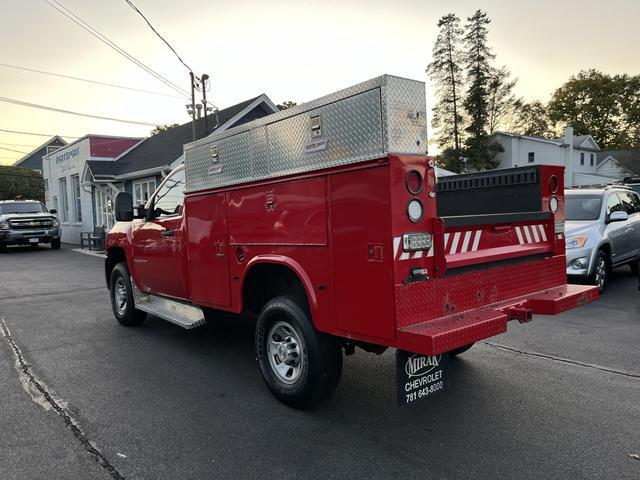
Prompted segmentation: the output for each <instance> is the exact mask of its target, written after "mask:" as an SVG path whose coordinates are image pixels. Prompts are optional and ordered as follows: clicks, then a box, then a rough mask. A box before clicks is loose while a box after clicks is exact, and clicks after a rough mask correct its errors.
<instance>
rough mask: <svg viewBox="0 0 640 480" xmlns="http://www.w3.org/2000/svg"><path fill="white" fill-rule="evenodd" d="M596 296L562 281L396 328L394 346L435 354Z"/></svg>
mask: <svg viewBox="0 0 640 480" xmlns="http://www.w3.org/2000/svg"><path fill="white" fill-rule="evenodd" d="M596 298H598V288H597V287H593V286H586V285H561V286H559V287H554V288H550V289H546V290H542V291H539V292H535V293H533V294H530V295H526V296H524V297H519V298H514V299H511V300H509V301H506V302H501V303H498V304H495V305H489V306H486V307H482V308H478V309H474V310H469V311H466V312H462V313H457V314H451V315H447V316H444V317H440V318H436V319H433V320H428V321H426V322H422V323H418V324H415V325H411V326H407V327H402V328H399V329H398V330H397V343H398V344H397V348H400V349H402V350H406V351H409V352H415V353H421V354H424V355H437V354H440V353H444V352H448V351H450V350H453V349H455V348H459V347H463V346H465V345H469V344H471V343H473V342H477V341H479V340H483V339H485V338H489V337H492V336H494V335H498V334H500V333H503V332H506V331H507V322H508V321H509V320H520V321H528V320H529V319H530V317H531V314H534V313H538V314H542V315H555V314H558V313H561V312H564V311H566V310H570V309H572V308H575V307H578V306H580V305H584V304H585V303H589V302H592V301H594V300H595V299H596Z"/></svg>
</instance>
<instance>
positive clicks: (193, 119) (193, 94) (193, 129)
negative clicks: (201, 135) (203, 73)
mask: <svg viewBox="0 0 640 480" xmlns="http://www.w3.org/2000/svg"><path fill="white" fill-rule="evenodd" d="M189 76H190V77H191V134H192V136H193V140H195V139H196V85H195V78H194V75H193V72H189Z"/></svg>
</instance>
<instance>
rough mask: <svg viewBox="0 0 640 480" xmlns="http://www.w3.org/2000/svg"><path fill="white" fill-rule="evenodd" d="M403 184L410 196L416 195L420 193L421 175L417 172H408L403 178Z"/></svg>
mask: <svg viewBox="0 0 640 480" xmlns="http://www.w3.org/2000/svg"><path fill="white" fill-rule="evenodd" d="M404 182H405V184H406V186H407V190H409V193H411V194H412V195H418V194H419V193H420V192H421V191H422V184H423V181H422V175H420V172H418V171H417V170H410V171H408V172H407V175H406V176H405V177H404Z"/></svg>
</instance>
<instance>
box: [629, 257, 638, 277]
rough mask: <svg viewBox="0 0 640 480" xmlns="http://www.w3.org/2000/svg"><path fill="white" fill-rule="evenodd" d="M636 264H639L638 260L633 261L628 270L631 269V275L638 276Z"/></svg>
mask: <svg viewBox="0 0 640 480" xmlns="http://www.w3.org/2000/svg"><path fill="white" fill-rule="evenodd" d="M638 264H640V260H634V261H633V262H631V263H630V264H629V268H631V275H638Z"/></svg>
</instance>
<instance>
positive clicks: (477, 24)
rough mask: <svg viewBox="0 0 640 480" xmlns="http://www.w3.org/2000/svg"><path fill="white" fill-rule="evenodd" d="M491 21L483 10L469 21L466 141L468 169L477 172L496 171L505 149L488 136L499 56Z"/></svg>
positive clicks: (465, 58) (465, 42)
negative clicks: (497, 159)
mask: <svg viewBox="0 0 640 480" xmlns="http://www.w3.org/2000/svg"><path fill="white" fill-rule="evenodd" d="M490 22H491V20H489V17H488V16H487V14H486V13H485V12H483V11H482V10H476V12H475V13H474V14H473V15H472V16H471V17H469V18H467V25H466V34H465V36H464V44H465V54H464V61H465V68H466V71H467V85H468V87H467V95H466V98H465V100H464V107H465V110H466V113H467V116H468V117H469V124H468V125H467V128H466V131H467V133H468V134H469V136H468V138H467V139H466V141H465V146H466V154H467V157H468V166H469V167H471V168H474V169H477V170H484V169H487V168H495V166H496V162H494V158H495V155H496V154H497V153H498V152H499V151H500V149H501V147H500V146H499V145H497V144H494V145H491V144H490V143H489V139H488V135H487V125H488V121H489V84H490V81H491V74H492V71H493V70H492V68H491V63H490V62H491V60H493V59H494V58H495V55H494V54H493V52H492V51H491V48H489V45H488V44H487V34H488V28H487V25H489V23H490Z"/></svg>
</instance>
